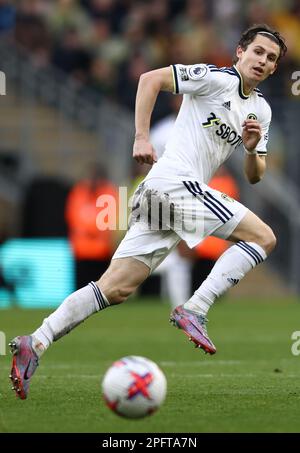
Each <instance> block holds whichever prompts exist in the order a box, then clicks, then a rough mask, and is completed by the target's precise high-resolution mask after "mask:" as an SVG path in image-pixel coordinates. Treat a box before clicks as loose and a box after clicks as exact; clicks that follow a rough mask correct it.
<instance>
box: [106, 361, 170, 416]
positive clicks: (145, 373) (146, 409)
mask: <svg viewBox="0 0 300 453" xmlns="http://www.w3.org/2000/svg"><path fill="white" fill-rule="evenodd" d="M102 392H103V397H104V400H105V402H106V404H107V406H108V407H109V408H110V409H111V410H112V411H113V412H115V413H116V414H118V415H121V416H122V417H127V418H141V417H145V416H146V415H150V414H152V413H153V412H155V411H156V410H157V409H158V408H159V407H160V406H161V404H162V403H163V401H164V399H165V397H166V393H167V380H166V377H165V375H164V373H163V372H162V371H161V369H160V368H159V367H158V366H157V365H156V363H154V362H152V360H149V359H146V358H145V357H138V356H129V357H123V358H122V359H120V360H118V361H116V362H114V363H113V364H112V366H111V367H110V368H109V369H108V370H107V371H106V373H105V375H104V378H103V381H102Z"/></svg>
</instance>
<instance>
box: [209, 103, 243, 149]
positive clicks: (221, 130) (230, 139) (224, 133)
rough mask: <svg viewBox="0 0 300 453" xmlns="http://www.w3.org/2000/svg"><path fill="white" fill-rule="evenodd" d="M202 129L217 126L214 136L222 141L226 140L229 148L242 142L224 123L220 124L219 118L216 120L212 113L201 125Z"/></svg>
mask: <svg viewBox="0 0 300 453" xmlns="http://www.w3.org/2000/svg"><path fill="white" fill-rule="evenodd" d="M202 126H203V127H204V128H210V127H215V126H218V129H217V130H216V134H217V135H218V136H219V137H221V138H222V139H223V140H226V142H227V143H229V144H230V145H231V146H235V147H237V146H238V145H240V144H241V143H242V142H243V139H242V137H241V136H240V135H239V134H238V133H237V132H236V131H235V130H233V129H231V127H230V126H228V124H226V123H222V122H221V118H217V116H216V114H215V113H214V112H211V113H210V115H209V117H208V118H207V120H206V121H205V122H204V123H202Z"/></svg>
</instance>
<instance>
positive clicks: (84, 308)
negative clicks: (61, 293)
mask: <svg viewBox="0 0 300 453" xmlns="http://www.w3.org/2000/svg"><path fill="white" fill-rule="evenodd" d="M108 306H109V302H108V300H107V299H106V297H105V296H104V294H103V293H102V292H101V290H100V288H99V287H98V286H97V285H96V283H94V282H91V283H89V284H88V285H87V286H84V287H83V288H81V289H79V290H78V291H75V292H74V293H72V294H70V296H68V297H67V298H66V299H65V300H64V301H63V302H62V304H61V305H60V306H59V307H58V308H57V310H55V311H54V312H53V313H52V314H51V315H50V316H48V318H46V319H44V321H43V324H42V325H41V327H39V328H38V329H37V330H36V331H35V332H33V334H32V337H33V342H32V343H33V348H34V350H35V351H36V353H37V355H38V356H41V355H42V354H43V352H45V350H46V349H47V348H48V347H49V346H50V345H51V344H52V343H53V341H56V340H58V339H59V338H61V337H62V336H64V335H66V334H67V333H69V332H70V331H71V330H72V329H73V328H74V327H76V326H77V325H78V324H80V323H81V322H83V321H84V320H85V319H86V318H88V317H89V316H91V315H92V314H93V313H96V312H97V311H99V310H103V309H104V308H106V307H108Z"/></svg>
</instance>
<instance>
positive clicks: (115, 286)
mask: <svg viewBox="0 0 300 453" xmlns="http://www.w3.org/2000/svg"><path fill="white" fill-rule="evenodd" d="M98 285H99V287H100V288H101V291H103V293H104V295H105V297H106V298H107V300H108V302H109V303H110V304H111V305H115V304H121V303H122V302H124V301H125V300H126V299H127V298H128V297H129V296H130V295H131V294H132V293H133V292H134V291H135V290H136V287H135V286H133V285H130V284H128V283H127V282H126V281H122V280H121V279H116V278H115V277H114V276H113V274H112V273H110V272H106V273H105V274H103V275H102V277H101V278H100V280H99V281H98Z"/></svg>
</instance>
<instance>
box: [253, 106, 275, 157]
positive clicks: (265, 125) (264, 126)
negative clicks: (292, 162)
mask: <svg viewBox="0 0 300 453" xmlns="http://www.w3.org/2000/svg"><path fill="white" fill-rule="evenodd" d="M271 119H272V111H271V108H270V106H269V105H268V104H267V103H266V108H265V112H264V118H263V119H262V121H261V131H262V136H261V139H260V141H259V142H258V145H257V146H256V151H257V154H259V155H260V156H266V155H267V153H268V151H267V144H268V140H269V128H270V124H271Z"/></svg>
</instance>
